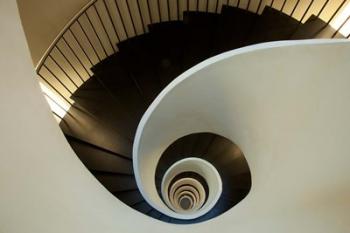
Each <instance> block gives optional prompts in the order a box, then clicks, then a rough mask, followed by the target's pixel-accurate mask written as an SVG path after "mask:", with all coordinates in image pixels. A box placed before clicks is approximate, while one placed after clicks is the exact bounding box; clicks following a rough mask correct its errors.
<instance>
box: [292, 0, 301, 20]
mask: <svg viewBox="0 0 350 233" xmlns="http://www.w3.org/2000/svg"><path fill="white" fill-rule="evenodd" d="M299 3H300V0H298V1H297V3H296V4H295V5H294V7H293V10H292V12H291V13H290V16H293V14H294V11H295V10H296V9H297V7H298V5H299Z"/></svg>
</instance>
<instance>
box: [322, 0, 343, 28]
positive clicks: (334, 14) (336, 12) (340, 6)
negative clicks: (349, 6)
mask: <svg viewBox="0 0 350 233" xmlns="http://www.w3.org/2000/svg"><path fill="white" fill-rule="evenodd" d="M346 1H347V0H343V1H342V3H341V4H340V5H339V7H338V8H337V9H336V11H335V12H334V13H333V15H332V16H331V18H330V19H329V20H328V21H327V24H329V23H330V22H331V21H332V20H333V19H334V17H335V16H336V15H337V14H338V12H339V10H340V9H341V8H342V7H343V6H344V4H345V3H346Z"/></svg>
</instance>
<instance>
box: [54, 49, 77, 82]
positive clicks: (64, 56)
mask: <svg viewBox="0 0 350 233" xmlns="http://www.w3.org/2000/svg"><path fill="white" fill-rule="evenodd" d="M55 48H56V49H57V51H58V52H59V53H60V54H61V55H62V56H63V58H64V59H65V60H66V61H67V62H68V64H69V65H70V67H72V69H73V70H74V72H75V73H76V74H77V75H78V77H79V78H80V80H81V81H82V82H83V83H84V79H83V77H82V76H81V75H80V73H79V72H78V71H77V70H76V69H75V67H74V66H73V64H72V63H71V62H70V61H69V59H68V58H67V57H66V55H64V53H63V52H62V50H61V49H60V48H59V47H58V46H57V45H55Z"/></svg>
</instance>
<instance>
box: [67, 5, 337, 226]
mask: <svg viewBox="0 0 350 233" xmlns="http://www.w3.org/2000/svg"><path fill="white" fill-rule="evenodd" d="M334 33H335V30H333V29H332V28H330V27H328V26H327V24H326V23H324V22H323V21H322V20H320V19H318V18H317V17H316V16H311V17H310V18H309V19H308V20H307V21H306V22H305V23H304V24H302V23H300V22H299V21H297V20H295V19H293V18H291V17H290V16H288V15H286V14H284V13H282V12H280V11H278V10H275V9H273V8H270V7H266V8H265V9H264V11H263V13H262V14H261V15H257V14H255V13H252V12H249V11H246V10H243V9H239V8H235V7H229V6H223V8H222V12H221V14H215V13H206V12H205V13H204V12H185V13H184V20H183V21H170V22H162V23H157V24H152V25H149V33H147V34H143V35H140V36H136V37H134V38H130V39H128V40H126V41H123V42H120V43H118V48H119V51H118V52H117V53H115V54H113V55H112V56H109V57H108V58H106V59H105V60H103V61H102V62H100V63H99V64H97V65H95V66H94V67H92V69H91V70H92V71H93V73H94V76H93V77H92V78H91V79H89V80H88V81H87V82H86V83H84V85H82V86H81V87H80V88H79V89H78V90H77V91H76V92H75V93H74V95H73V96H72V98H73V99H74V101H75V106H76V108H71V109H70V111H69V113H68V114H67V115H66V116H65V118H64V119H63V121H62V122H61V124H60V126H61V128H62V130H63V131H64V133H65V134H66V137H67V140H68V141H69V143H70V144H71V146H72V148H73V149H74V151H75V152H76V154H77V155H78V157H79V158H80V159H81V161H82V162H83V163H84V164H85V166H86V167H87V168H88V169H89V170H90V171H91V173H92V174H93V175H94V176H95V177H96V178H97V179H98V180H99V181H100V182H101V184H103V185H104V186H105V187H106V188H107V189H108V190H109V191H110V192H111V193H112V194H113V195H115V196H116V197H117V198H118V199H119V200H121V201H122V202H124V203H125V204H127V205H129V206H130V207H132V208H134V209H135V210H138V211H139V212H142V213H144V214H146V215H148V216H151V217H153V218H156V219H159V220H162V221H164V222H169V223H179V224H188V223H196V222H201V221H205V220H208V219H211V218H213V217H216V216H218V215H220V214H221V213H223V212H225V211H227V210H229V209H230V208H232V207H233V206H235V205H236V204H237V203H238V202H240V201H241V200H242V199H244V197H245V196H246V195H247V194H248V193H249V190H250V187H251V180H250V171H249V166H248V164H247V162H246V161H245V159H244V156H243V153H244V151H243V152H242V151H240V149H239V148H238V147H237V146H236V145H235V144H234V142H231V141H229V140H227V139H225V138H224V137H222V136H220V135H215V134H212V133H209V132H201V133H194V134H190V135H184V137H182V138H180V139H178V140H176V141H175V142H173V144H171V145H169V147H168V149H167V150H166V151H164V153H163V155H162V157H161V159H160V160H159V162H158V166H157V171H156V176H155V185H156V186H157V189H158V193H159V195H162V192H161V183H162V178H163V176H164V174H165V173H166V171H167V169H168V168H169V167H171V165H173V164H174V163H176V162H177V161H179V160H181V159H185V158H188V157H196V158H201V159H204V160H206V161H208V162H210V163H211V164H212V165H213V166H214V167H215V168H216V169H217V171H218V172H219V174H220V177H221V179H222V187H223V189H222V194H221V195H220V198H219V200H218V201H217V203H216V204H215V205H214V207H213V208H212V209H211V210H210V211H209V212H207V213H206V214H204V215H202V216H200V217H198V218H195V219H187V220H184V219H177V218H173V217H169V216H167V215H165V214H163V213H161V212H159V211H158V210H156V209H155V208H153V207H152V206H151V205H149V204H148V203H147V201H146V200H145V198H144V197H143V196H142V194H141V193H140V191H139V189H138V187H137V184H136V181H135V177H134V171H133V164H132V163H133V161H132V144H133V140H134V135H135V131H136V128H137V126H138V123H139V121H140V119H141V117H142V115H143V113H144V112H145V111H146V109H147V108H148V106H149V104H150V103H151V102H152V101H153V100H154V98H155V97H156V96H157V95H158V94H159V93H160V91H161V90H163V88H164V87H165V86H167V85H168V84H169V83H170V82H171V81H172V80H173V79H175V78H176V77H177V76H178V75H180V74H181V73H182V72H184V71H186V70H187V69H189V68H191V67H192V66H194V65H196V64H198V63H199V62H201V61H203V60H205V59H207V58H209V57H211V56H215V55H217V54H220V53H222V52H225V51H228V50H232V49H237V48H240V47H243V46H248V45H252V44H256V43H261V42H268V41H276V40H289V39H309V38H330V37H331V36H332V35H333V34H334ZM337 37H341V36H340V35H338V36H337ZM213 79H215V77H213ZM160 133H161V132H160ZM197 175H198V174H197ZM199 180H200V179H199ZM198 182H199V181H198ZM204 186H205V185H204ZM204 186H203V187H204ZM204 189H205V188H204ZM209 189H210V187H209ZM207 194H208V193H207ZM190 196H191V195H190V194H189V195H187V196H184V195H182V196H181V195H180V197H186V201H185V202H187V201H188V200H190V202H191V198H194V197H195V196H196V195H195V194H193V196H192V197H191V198H190ZM193 200H194V199H193ZM193 200H192V202H193ZM179 201H180V199H179ZM179 203H180V202H179ZM192 204H193V203H192ZM192 204H191V203H190V204H188V203H187V204H186V205H192ZM184 205H185V204H184Z"/></svg>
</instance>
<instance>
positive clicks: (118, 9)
mask: <svg viewBox="0 0 350 233" xmlns="http://www.w3.org/2000/svg"><path fill="white" fill-rule="evenodd" d="M114 3H115V6H116V8H117V11H118V15H119V17H120V21H121V22H122V26H123V29H124V32H125V35H126V38H128V39H129V34H128V31H127V30H126V27H125V22H124V19H123V16H122V14H121V12H120V8H119V5H118V2H117V0H114Z"/></svg>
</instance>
